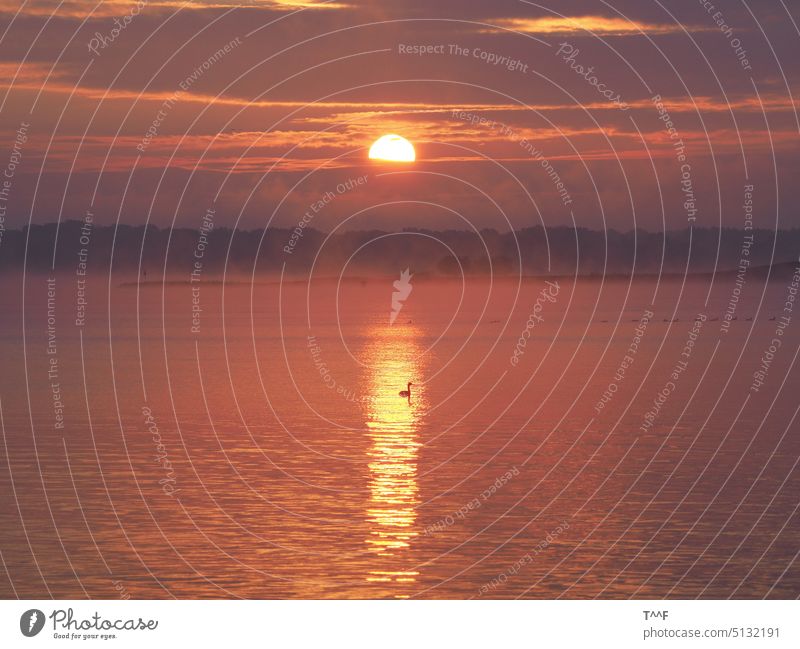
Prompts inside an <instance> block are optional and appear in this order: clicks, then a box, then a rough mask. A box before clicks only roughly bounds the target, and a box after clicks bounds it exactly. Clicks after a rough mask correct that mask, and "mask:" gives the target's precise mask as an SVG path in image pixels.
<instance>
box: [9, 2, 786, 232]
mask: <svg viewBox="0 0 800 649" xmlns="http://www.w3.org/2000/svg"><path fill="white" fill-rule="evenodd" d="M799 24H800V6H798V3H796V2H788V0H713V1H712V0H671V1H669V2H667V1H666V0H661V1H659V0H615V1H614V2H605V1H603V0H559V1H558V2H555V1H551V2H549V3H544V2H528V1H523V0H491V1H490V0H482V1H476V0H443V1H437V2H430V1H429V0H392V2H376V1H374V0H372V1H366V0H363V1H362V0H342V1H333V2H313V1H310V0H309V1H297V2H295V1H292V0H285V1H278V0H248V1H245V2H239V3H237V2H228V1H227V0H195V1H194V2H181V1H179V0H160V1H159V0H156V1H152V2H140V3H135V2H134V3H132V2H127V1H123V0H108V1H106V2H102V3H94V2H79V1H69V0H65V1H63V2H57V1H55V0H37V1H36V2H31V1H25V2H22V3H20V2H18V1H13V0H0V35H2V40H0V67H2V75H0V84H2V90H0V115H2V122H0V124H1V125H2V130H3V138H2V142H3V143H4V144H3V146H2V147H0V167H3V168H4V176H5V179H6V180H7V181H8V182H7V186H6V188H5V194H0V216H2V218H3V221H2V225H3V227H5V228H16V227H21V226H23V225H25V224H27V223H29V222H39V223H41V222H51V221H57V220H65V219H82V218H84V216H85V215H86V214H87V212H88V213H90V214H91V215H92V217H93V219H94V221H95V222H98V223H110V224H113V223H115V222H122V223H133V224H142V223H152V224H156V225H158V226H162V227H169V226H172V225H177V226H188V227H200V226H201V224H202V221H203V218H204V215H205V214H206V212H207V210H209V209H213V210H214V214H215V215H216V216H215V218H216V225H217V226H222V225H224V226H228V227H240V228H247V229H255V228H263V227H267V226H280V227H294V226H295V225H297V224H298V223H299V222H300V221H302V220H303V219H304V218H305V219H306V224H307V225H311V226H313V227H316V228H319V229H323V230H333V229H336V228H357V229H385V230H400V229H403V228H406V227H413V228H420V227H421V228H429V229H432V230H440V229H448V228H459V229H482V228H494V229H497V230H507V229H509V228H516V229H518V228H525V227H531V226H536V225H546V226H560V225H566V226H571V225H577V226H580V227H587V228H593V229H603V228H614V229H617V230H621V231H628V230H631V229H634V228H643V229H647V230H651V231H658V230H663V229H681V228H685V227H687V226H692V227H718V226H723V227H733V228H741V227H743V226H744V225H745V224H746V223H748V222H749V221H748V219H751V220H752V222H753V224H754V226H755V227H763V228H768V229H774V228H776V227H780V228H793V227H800V210H798V203H799V202H800V191H799V189H798V184H800V183H798V182H796V179H797V178H798V177H800V176H799V175H798V171H800V169H798V159H799V156H800V147H798V144H800V141H799V140H800V138H799V134H800V118H798V112H797V109H798V107H799V106H798V101H800V93H799V92H798V91H799V88H798V74H799V73H800V65H799V64H798V61H800V29H798V25H799ZM387 133H397V134H399V135H402V136H403V137H405V138H407V139H408V140H409V141H411V142H412V143H413V144H414V146H415V148H416V152H417V160H416V161H415V162H414V163H406V164H399V163H396V164H390V163H376V162H374V161H369V160H368V158H367V151H368V149H369V147H370V145H371V144H372V142H373V141H374V140H375V139H377V138H378V137H380V136H381V135H384V134H387ZM9 173H10V177H9V175H8V174H9ZM359 179H362V180H361V181H360V182H359ZM748 186H752V191H750V192H749V193H751V194H752V203H753V209H752V212H749V211H748V210H745V209H744V207H743V205H744V202H745V194H746V191H747V190H748Z"/></svg>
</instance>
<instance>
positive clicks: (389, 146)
mask: <svg viewBox="0 0 800 649" xmlns="http://www.w3.org/2000/svg"><path fill="white" fill-rule="evenodd" d="M369 157H370V160H391V161H392V162H414V160H416V158H417V154H416V153H415V152H414V146H413V145H412V144H411V142H409V141H408V140H406V139H405V138H404V137H401V136H399V135H394V134H393V133H390V134H389V135H384V136H383V137H380V138H378V139H377V140H375V143H374V144H373V145H372V146H371V147H370V149H369Z"/></svg>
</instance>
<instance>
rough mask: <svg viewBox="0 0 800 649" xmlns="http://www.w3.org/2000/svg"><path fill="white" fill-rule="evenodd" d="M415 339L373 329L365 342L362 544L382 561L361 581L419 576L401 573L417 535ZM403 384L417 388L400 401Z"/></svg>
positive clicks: (410, 332) (402, 331)
mask: <svg viewBox="0 0 800 649" xmlns="http://www.w3.org/2000/svg"><path fill="white" fill-rule="evenodd" d="M418 337H419V332H418V331H417V329H416V328H414V327H411V326H403V327H396V328H395V327H389V328H387V327H381V328H376V330H374V331H371V332H370V335H369V337H368V339H369V340H370V341H371V342H370V343H369V345H368V346H367V349H366V358H365V362H366V364H367V366H368V367H369V370H368V373H369V376H368V385H367V390H368V393H369V399H368V400H367V406H366V429H367V435H368V436H369V438H370V441H371V445H370V447H369V450H368V452H367V453H368V459H369V462H368V466H369V489H370V504H369V507H368V508H367V520H368V521H369V522H370V524H371V531H370V534H369V536H368V537H367V539H366V542H367V544H368V546H369V548H370V550H371V551H372V552H374V553H375V554H376V555H378V556H379V557H381V558H382V561H381V562H380V566H381V569H378V566H377V565H376V567H375V569H373V570H371V571H370V574H369V575H368V576H367V581H369V582H379V583H396V584H402V583H410V582H414V581H415V579H416V576H417V575H418V574H419V573H418V572H417V571H416V570H404V569H402V568H401V566H402V564H406V563H407V560H408V558H409V557H408V553H409V549H410V546H411V542H412V540H413V539H414V538H415V537H416V536H418V535H419V531H418V530H417V527H416V521H417V506H418V505H419V486H418V484H417V459H418V453H419V448H420V446H421V443H420V440H419V432H418V430H419V416H420V413H421V412H422V411H423V405H424V395H422V394H420V392H419V390H418V389H417V386H418V385H419V384H420V383H422V371H423V368H422V366H421V361H420V358H419V356H420V353H421V348H420V346H419V344H418ZM409 381H412V382H414V383H415V384H417V385H415V386H412V388H411V398H410V399H405V398H403V397H400V396H399V394H398V392H399V391H400V390H405V389H406V384H407V383H408V382H409ZM383 559H385V561H384V560H383ZM396 596H398V597H402V595H400V594H397V595H396Z"/></svg>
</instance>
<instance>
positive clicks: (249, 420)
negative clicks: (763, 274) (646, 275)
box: [0, 276, 800, 598]
mask: <svg viewBox="0 0 800 649" xmlns="http://www.w3.org/2000/svg"><path fill="white" fill-rule="evenodd" d="M412 281H414V280H412ZM391 282H392V280H391V278H390V279H372V280H358V279H347V280H345V281H343V282H341V283H337V282H336V281H335V280H319V281H315V282H312V283H311V284H310V285H308V284H307V283H305V282H288V283H284V284H283V285H282V286H281V285H279V284H277V283H267V282H264V283H257V284H255V285H252V286H251V285H250V284H249V283H241V284H228V285H226V286H225V287H224V288H223V286H222V285H221V284H203V285H201V286H200V290H199V291H198V292H196V293H195V294H193V293H192V289H191V287H190V286H189V285H188V284H180V283H176V284H169V285H167V286H166V287H162V286H161V285H146V286H143V287H137V286H136V285H135V284H128V283H126V281H125V278H113V279H112V281H111V283H110V284H109V282H108V281H107V280H105V279H104V280H102V281H101V280H100V279H99V278H98V280H97V281H95V282H94V283H93V284H91V285H90V286H89V289H88V311H87V319H86V324H85V325H84V326H76V325H75V315H76V305H75V297H76V294H75V281H74V277H69V276H59V277H57V278H56V281H55V298H54V302H53V303H51V304H50V307H51V308H52V309H54V310H53V312H52V313H50V314H49V315H50V316H51V319H50V320H49V321H48V303H47V278H45V277H41V276H28V277H27V278H26V280H25V284H26V287H27V288H26V291H25V295H24V298H25V300H24V302H25V303H24V311H23V294H22V290H21V288H20V286H21V278H19V277H14V278H6V279H4V280H1V281H0V283H2V289H3V294H4V296H5V298H6V304H7V306H8V308H6V309H5V310H4V311H3V312H2V313H0V349H1V350H2V359H3V360H2V368H3V371H2V376H0V399H1V401H0V404H1V406H2V407H1V410H0V412H2V433H3V445H2V446H0V455H2V457H1V458H0V485H1V488H2V494H3V498H2V503H0V529H2V531H0V552H2V559H3V565H2V566H0V568H2V570H0V595H2V596H4V597H13V596H15V595H17V596H20V597H29V598H39V597H48V596H54V597H106V598H109V597H110V598H114V597H117V596H119V594H120V593H122V594H125V593H129V594H130V596H131V597H144V598H164V597H258V598H277V597H281V598H283V597H290V598H293V597H297V598H301V597H302V598H309V597H311V598H322V597H345V598H363V597H367V598H407V597H422V598H444V597H448V598H478V597H484V598H486V597H503V598H510V597H530V598H555V597H573V598H577V597H581V598H585V597H595V596H603V597H620V598H624V597H631V596H634V595H635V596H637V597H664V596H672V597H681V598H693V597H730V596H734V597H791V598H794V597H797V596H798V595H800V565H798V562H797V552H798V550H799V549H800V541H799V540H798V539H799V538H800V537H799V536H798V531H800V518H798V512H797V509H798V503H800V498H799V497H798V493H800V491H799V490H798V487H799V486H800V474H799V473H798V471H797V461H798V457H800V441H799V440H800V437H798V433H797V431H798V428H797V420H796V419H795V418H794V416H795V414H796V409H797V404H798V401H797V389H796V386H797V385H798V376H797V370H796V369H795V368H794V362H795V356H796V354H797V351H798V340H800V338H799V337H798V330H800V314H798V316H797V321H796V322H793V323H792V324H791V325H790V326H789V327H788V328H787V329H786V332H785V334H784V335H782V337H781V340H782V346H781V347H780V349H779V350H778V351H777V353H776V354H775V358H774V360H773V361H772V364H771V365H770V367H769V371H768V373H767V375H766V378H765V379H764V383H763V385H762V386H761V388H760V390H759V391H758V392H755V391H752V390H751V384H752V381H753V373H754V372H755V371H757V370H758V369H759V367H760V365H761V358H762V356H763V354H764V352H765V350H767V349H768V348H769V345H770V341H771V340H772V339H773V338H775V330H776V324H777V321H775V320H770V318H771V317H772V316H774V315H776V314H777V315H780V310H781V308H782V306H781V305H782V302H783V297H784V295H785V292H786V286H785V284H784V283H782V282H774V283H772V284H770V285H769V286H767V287H766V288H764V287H763V285H758V286H757V285H756V282H754V283H753V284H752V285H749V286H748V289H747V290H749V291H750V293H749V294H748V295H747V296H746V299H745V300H743V302H742V303H741V304H740V306H739V312H738V317H737V320H736V321H735V322H732V323H731V327H730V330H729V331H727V333H726V332H724V331H723V330H722V329H721V326H720V321H719V320H718V318H719V317H720V316H721V315H722V313H723V312H724V308H725V305H726V304H727V300H728V297H729V296H730V291H731V288H732V285H731V284H730V283H729V282H727V281H726V280H718V281H717V283H716V284H715V286H714V287H713V290H712V291H711V294H710V295H709V291H708V289H709V284H708V280H707V279H703V280H694V281H692V282H689V283H688V284H687V285H686V286H683V285H682V283H681V282H680V281H668V282H663V283H661V284H656V283H655V282H654V281H644V280H642V281H638V282H636V283H634V284H632V285H629V284H628V283H627V282H623V281H614V282H606V283H602V282H600V281H599V280H598V281H594V280H581V281H580V282H578V283H577V284H575V283H574V282H572V281H569V280H559V287H558V290H557V293H556V294H555V295H554V296H552V297H553V300H544V301H542V300H540V305H539V307H536V302H537V296H540V294H541V291H542V290H543V289H546V288H547V286H546V284H545V282H544V280H538V279H529V280H525V281H524V282H523V283H522V284H521V285H518V284H517V283H516V282H514V281H510V280H503V281H497V282H495V283H494V284H490V282H489V281H488V280H470V281H469V282H467V283H466V285H465V286H462V284H461V282H458V281H452V282H449V281H438V282H434V281H426V280H425V279H419V280H417V281H416V283H415V284H414V289H413V292H412V293H411V295H410V296H409V297H408V299H407V300H406V302H405V304H404V307H403V310H402V312H401V314H400V316H399V317H398V318H397V321H396V323H395V324H394V325H392V326H390V325H389V310H390V308H391V293H392V286H391ZM762 292H763V295H762ZM193 298H194V300H195V306H196V307H199V308H200V309H202V310H201V311H200V312H199V316H198V314H197V311H195V312H194V318H195V320H194V323H193V311H192V307H193ZM707 298H708V300H707ZM759 303H760V306H759ZM745 304H747V305H751V306H745ZM534 309H536V313H537V314H538V315H539V316H541V320H535V325H534V326H533V327H531V328H530V329H529V330H528V333H527V334H526V335H525V338H524V341H525V343H524V347H520V348H519V349H520V351H521V353H519V354H518V355H517V361H518V362H517V363H516V364H513V363H512V362H511V358H512V356H513V352H514V349H515V348H517V345H518V341H519V339H520V336H521V334H522V332H523V331H524V330H525V328H526V322H527V321H528V319H529V316H530V314H531V313H532V312H533V311H534ZM648 310H651V311H652V313H653V317H652V318H651V319H650V321H649V323H648V324H647V326H646V327H645V329H644V332H643V335H642V336H640V338H641V340H640V341H638V346H637V348H636V352H635V353H634V354H633V356H632V357H631V354H630V347H631V344H632V342H633V341H634V340H635V339H636V337H637V333H636V330H637V328H639V327H640V324H639V322H640V320H641V318H642V316H643V314H644V313H645V312H647V311H648ZM23 314H24V316H23ZM698 316H702V317H704V318H706V320H705V322H704V323H703V324H702V325H701V326H699V327H697V329H696V330H695V332H694V334H691V335H690V332H691V331H692V329H693V328H694V327H695V322H694V320H695V318H696V317H698ZM750 318H753V320H750ZM48 325H50V327H49V328H48ZM193 327H194V331H193V330H192V328H193ZM528 334H529V335H528ZM692 336H694V338H693V337H692ZM23 339H24V344H23ZM689 342H691V343H693V344H692V345H689V348H690V349H689V352H688V355H684V352H685V350H686V347H687V344H688V343H689ZM626 356H627V357H628V360H626ZM631 358H632V360H631ZM681 360H685V361H686V364H685V367H684V368H683V369H682V371H681V372H680V374H679V376H678V378H677V379H675V380H672V379H671V374H672V373H673V372H674V371H675V368H676V365H677V364H678V363H679V362H680V361H681ZM620 368H622V373H621V372H620ZM54 370H55V371H54ZM409 381H411V382H413V384H414V385H413V386H412V388H411V392H412V395H411V398H410V399H406V398H402V397H400V396H399V395H398V391H400V390H404V389H405V388H406V384H407V383H408V382H409ZM669 383H672V388H671V389H670V388H667V391H668V396H667V397H666V398H663V399H661V401H659V393H662V392H663V391H664V390H665V386H667V385H668V384H669ZM610 385H613V387H612V388H611V390H613V395H612V396H611V397H610V398H607V399H606V403H605V404H604V405H603V407H602V408H598V407H597V406H598V402H599V401H600V400H601V398H602V395H603V393H604V391H608V390H609V386H610ZM58 405H60V406H61V407H63V412H59V411H58V410H57V406H58ZM654 409H655V413H656V414H655V416H654V417H653V418H652V424H651V425H649V426H644V427H643V424H644V423H645V422H647V421H648V412H651V413H652V412H653V411H654ZM62 414H63V427H61V426H60V422H61V421H62V420H61V419H60V418H59V417H60V415H62Z"/></svg>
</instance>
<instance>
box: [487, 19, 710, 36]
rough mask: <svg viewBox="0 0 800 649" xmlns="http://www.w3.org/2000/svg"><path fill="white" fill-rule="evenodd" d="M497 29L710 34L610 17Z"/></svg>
mask: <svg viewBox="0 0 800 649" xmlns="http://www.w3.org/2000/svg"><path fill="white" fill-rule="evenodd" d="M494 22H495V24H496V25H497V26H498V27H504V28H506V29H513V30H515V31H519V32H526V33H528V34H572V33H576V32H583V31H586V32H592V33H594V34H605V35H608V36H630V35H637V34H642V33H644V34H674V33H680V32H682V31H683V30H684V29H685V30H686V31H690V32H696V31H708V30H709V29H710V28H707V27H695V26H687V25H678V24H663V23H645V22H640V21H634V20H628V19H626V18H616V17H608V16H545V17H540V18H503V19H500V20H496V21H494Z"/></svg>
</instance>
